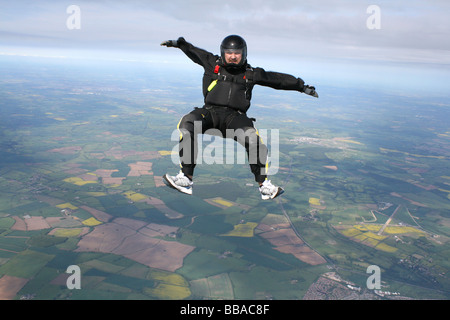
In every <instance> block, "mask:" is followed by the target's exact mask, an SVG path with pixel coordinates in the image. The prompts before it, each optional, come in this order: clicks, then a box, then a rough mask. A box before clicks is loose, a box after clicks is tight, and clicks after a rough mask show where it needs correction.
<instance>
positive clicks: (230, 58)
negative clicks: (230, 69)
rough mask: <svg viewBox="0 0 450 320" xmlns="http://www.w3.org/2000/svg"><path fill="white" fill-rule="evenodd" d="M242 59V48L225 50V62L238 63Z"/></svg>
mask: <svg viewBox="0 0 450 320" xmlns="http://www.w3.org/2000/svg"><path fill="white" fill-rule="evenodd" d="M241 60H242V50H225V62H226V63H227V64H228V63H231V64H239V62H241Z"/></svg>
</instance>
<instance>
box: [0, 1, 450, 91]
mask: <svg viewBox="0 0 450 320" xmlns="http://www.w3.org/2000/svg"><path fill="white" fill-rule="evenodd" d="M71 5H75V6H77V8H78V9H79V15H77V13H76V12H74V11H72V10H70V6H71ZM374 5H375V7H374ZM0 8H1V10H0V55H36V56H39V55H42V56H48V57H54V58H57V57H59V58H63V57H65V58H83V57H98V58H103V59H124V60H127V59H128V60H137V61H147V62H153V63H161V62H164V63H186V64H188V63H189V61H187V60H186V57H184V55H182V54H181V53H180V52H177V50H175V49H173V48H164V47H161V46H160V43H161V42H162V41H164V40H169V39H177V38H178V37H179V36H183V37H185V39H186V40H187V41H189V42H191V43H193V44H194V45H196V46H198V47H201V48H204V49H206V50H208V51H211V52H213V53H218V52H219V46H220V42H221V40H222V39H223V38H224V37H225V36H227V35H229V34H239V35H241V36H242V37H244V38H245V40H246V41H247V45H248V60H249V62H250V63H251V64H252V65H254V66H260V67H264V68H265V69H267V70H273V69H274V70H275V71H280V72H286V73H293V74H297V75H298V76H302V78H305V77H308V78H309V79H311V80H316V81H317V80H320V79H325V78H326V79H327V80H328V82H331V83H332V82H335V83H337V82H346V81H350V80H352V79H353V80H354V81H359V80H360V79H363V80H364V81H365V82H366V83H367V84H368V85H370V84H373V85H381V84H383V85H386V86H396V85H403V86H405V87H408V86H409V85H415V86H416V87H425V88H430V89H436V90H440V91H445V90H446V89H449V88H448V84H447V83H450V82H449V81H448V80H450V77H449V72H450V71H449V70H450V68H449V67H450V41H448V39H449V38H450V19H448V13H449V12H450V1H448V0H427V1H424V0H422V1H418V0H396V1H387V0H341V1H337V0H322V1H311V0H309V1H302V0H276V1H272V0H271V1H262V0H257V1H256V0H255V1H254V0H249V1H245V0H227V1H211V0H207V1H205V0H191V1H187V0H165V1H155V0H152V1H143V0H128V1H118V0H97V1H96V0H70V1H66V0H39V1H36V0H34V1H31V0H30V1H25V0H15V1H10V0H7V1H6V0H0ZM68 23H69V26H68ZM74 26H75V28H74ZM356 79H359V80H356ZM447 91H448V90H447Z"/></svg>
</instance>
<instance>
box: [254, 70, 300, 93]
mask: <svg viewBox="0 0 450 320" xmlns="http://www.w3.org/2000/svg"><path fill="white" fill-rule="evenodd" d="M254 70H255V74H254V80H255V83H256V84H259V85H261V86H266V87H270V88H273V89H280V90H295V91H300V92H303V88H304V86H305V82H304V81H303V80H302V79H301V78H296V77H294V76H292V75H290V74H286V73H280V72H272V71H265V70H264V69H262V68H255V69H254Z"/></svg>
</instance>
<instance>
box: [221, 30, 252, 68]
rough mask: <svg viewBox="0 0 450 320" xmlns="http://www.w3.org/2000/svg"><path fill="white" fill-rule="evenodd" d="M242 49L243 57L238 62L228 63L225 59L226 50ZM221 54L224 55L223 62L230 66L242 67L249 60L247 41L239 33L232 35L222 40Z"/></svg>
mask: <svg viewBox="0 0 450 320" xmlns="http://www.w3.org/2000/svg"><path fill="white" fill-rule="evenodd" d="M228 50H230V51H238V50H239V51H241V53H242V59H241V61H239V63H238V64H231V63H229V64H227V63H226V61H225V51H228ZM220 56H221V57H222V63H223V64H224V65H226V66H230V67H240V66H242V65H244V64H245V63H246V62H247V43H245V40H244V39H242V37H240V36H237V35H231V36H228V37H226V38H225V39H223V40H222V44H221V45H220Z"/></svg>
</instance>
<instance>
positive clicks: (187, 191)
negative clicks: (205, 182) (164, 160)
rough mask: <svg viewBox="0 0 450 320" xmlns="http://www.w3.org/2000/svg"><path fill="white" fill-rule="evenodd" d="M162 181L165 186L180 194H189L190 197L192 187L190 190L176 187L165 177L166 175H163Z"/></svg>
mask: <svg viewBox="0 0 450 320" xmlns="http://www.w3.org/2000/svg"><path fill="white" fill-rule="evenodd" d="M163 181H164V182H165V183H166V185H167V186H169V187H171V188H173V189H175V190H178V191H180V192H181V193H184V194H189V195H192V187H190V188H184V187H180V186H177V185H176V184H175V183H174V182H173V180H172V179H170V176H168V175H167V173H166V174H165V175H163Z"/></svg>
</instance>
